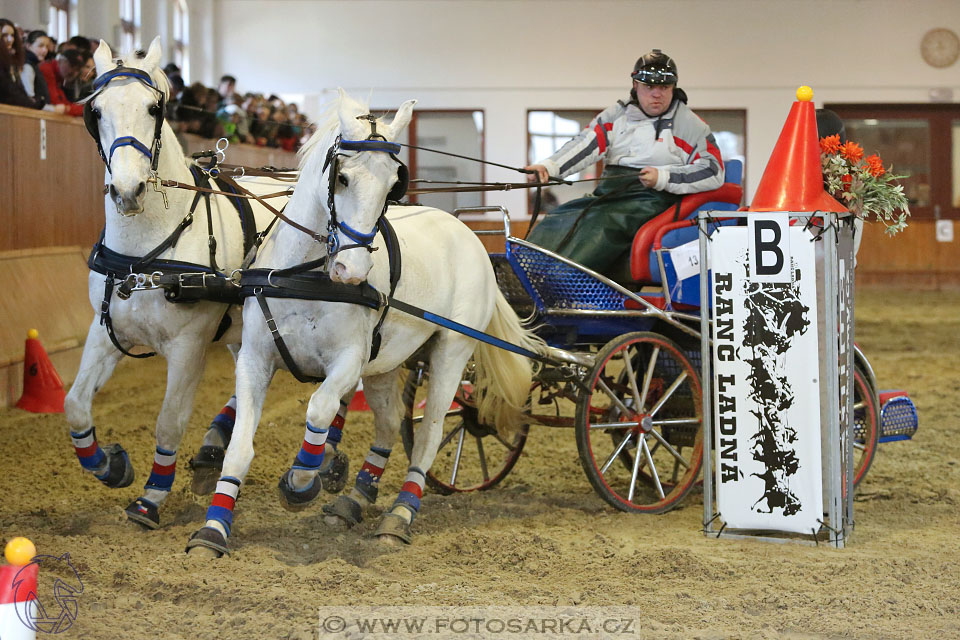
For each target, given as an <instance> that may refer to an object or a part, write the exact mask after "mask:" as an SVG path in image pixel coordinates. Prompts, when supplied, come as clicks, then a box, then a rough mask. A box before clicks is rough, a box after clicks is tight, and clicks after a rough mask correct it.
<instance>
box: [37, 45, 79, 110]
mask: <svg viewBox="0 0 960 640" xmlns="http://www.w3.org/2000/svg"><path fill="white" fill-rule="evenodd" d="M84 54H86V56H89V55H90V54H89V53H88V52H80V51H78V50H76V49H69V48H68V49H65V50H63V51H62V52H60V53H58V54H57V57H56V59H54V60H51V61H49V62H44V63H42V64H40V65H39V70H40V72H41V73H42V74H43V76H44V79H45V80H46V82H47V91H48V92H49V93H50V102H51V104H54V105H57V104H62V105H64V109H65V110H66V113H68V114H70V115H71V116H82V115H83V105H82V104H77V103H75V102H73V101H72V100H70V99H69V98H68V97H67V94H66V93H65V92H64V84H65V83H68V82H73V81H74V80H76V79H77V77H78V76H79V75H80V74H81V73H82V72H83V70H84V68H85V66H86V64H87V58H85V57H84Z"/></svg>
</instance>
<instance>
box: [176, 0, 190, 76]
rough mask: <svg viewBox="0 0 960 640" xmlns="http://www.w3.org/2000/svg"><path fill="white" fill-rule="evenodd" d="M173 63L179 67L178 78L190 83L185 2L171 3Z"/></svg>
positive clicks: (188, 35)
mask: <svg viewBox="0 0 960 640" xmlns="http://www.w3.org/2000/svg"><path fill="white" fill-rule="evenodd" d="M173 63H174V64H175V65H177V66H178V67H180V77H182V78H183V82H184V83H185V84H189V83H190V10H189V7H187V0H176V1H175V2H174V3H173Z"/></svg>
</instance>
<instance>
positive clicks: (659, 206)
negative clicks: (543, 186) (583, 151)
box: [527, 165, 680, 273]
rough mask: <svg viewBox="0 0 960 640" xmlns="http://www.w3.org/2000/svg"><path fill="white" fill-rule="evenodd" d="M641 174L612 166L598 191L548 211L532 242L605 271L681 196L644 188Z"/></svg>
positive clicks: (629, 169)
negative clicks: (640, 233)
mask: <svg viewBox="0 0 960 640" xmlns="http://www.w3.org/2000/svg"><path fill="white" fill-rule="evenodd" d="M637 173H638V170H637V169H635V168H632V167H621V166H616V165H613V166H609V167H607V168H606V169H604V171H603V176H602V177H603V178H604V180H601V181H600V183H599V184H598V185H597V188H596V189H595V190H594V192H593V193H592V194H590V195H587V196H585V197H583V198H577V199H575V200H571V201H569V202H565V203H564V204H562V205H560V206H559V207H557V208H556V209H554V210H553V211H551V212H550V213H548V214H547V215H546V216H545V217H544V218H543V220H541V221H540V223H539V224H538V225H537V226H536V227H534V228H533V230H532V231H531V232H530V235H529V236H527V240H528V241H530V242H532V243H534V244H536V245H539V246H541V247H543V248H544V249H548V250H550V251H553V252H554V253H558V254H560V255H562V256H564V257H565V258H569V259H570V260H573V261H574V262H577V263H579V264H582V265H583V266H585V267H587V268H589V269H593V270H594V271H598V272H600V273H605V272H606V271H607V270H608V268H609V267H611V265H614V263H616V262H618V258H620V257H621V256H623V255H624V254H625V253H626V252H628V251H629V250H630V245H631V244H632V243H633V236H634V235H635V234H636V232H637V229H639V228H640V227H641V226H642V225H643V224H644V223H645V222H647V221H648V220H650V219H651V218H653V217H654V216H656V215H657V214H659V213H661V212H662V211H664V210H665V209H667V208H668V207H670V206H672V205H674V204H675V203H676V202H677V200H679V199H680V196H678V195H675V194H672V193H667V192H666V191H656V190H654V189H648V188H647V187H645V186H643V183H641V182H640V179H639V178H638V177H637ZM618 176H619V177H618Z"/></svg>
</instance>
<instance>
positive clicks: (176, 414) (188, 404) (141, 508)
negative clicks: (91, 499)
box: [126, 336, 206, 529]
mask: <svg viewBox="0 0 960 640" xmlns="http://www.w3.org/2000/svg"><path fill="white" fill-rule="evenodd" d="M205 362H206V350H205V348H204V344H203V343H202V342H201V341H200V340H198V339H197V338H196V337H195V336H189V337H184V338H182V339H181V340H180V341H179V342H178V343H177V344H175V345H173V348H172V349H171V350H170V351H169V353H168V356H167V389H166V392H165V393H164V396H163V405H162V406H161V407H160V415H159V416H157V428H156V432H157V449H156V452H155V454H154V457H153V470H152V471H151V473H150V477H149V478H147V482H146V484H145V485H144V487H143V494H142V495H141V496H140V497H139V498H137V499H136V500H134V501H133V502H132V503H130V506H128V507H127V508H126V514H127V518H128V519H130V520H131V521H133V522H136V523H137V524H140V525H143V526H144V527H146V528H148V529H156V528H157V527H158V526H160V513H159V509H160V506H161V505H162V504H163V503H164V501H165V500H166V499H167V496H169V495H170V489H172V488H173V480H174V477H175V475H176V471H177V449H178V448H179V447H180V441H181V440H182V439H183V432H184V430H186V428H187V424H188V423H189V421H190V414H191V413H192V411H193V398H194V396H195V395H196V392H197V385H198V384H199V383H200V378H201V377H202V375H203V367H204V364H205Z"/></svg>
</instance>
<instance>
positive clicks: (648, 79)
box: [526, 49, 724, 273]
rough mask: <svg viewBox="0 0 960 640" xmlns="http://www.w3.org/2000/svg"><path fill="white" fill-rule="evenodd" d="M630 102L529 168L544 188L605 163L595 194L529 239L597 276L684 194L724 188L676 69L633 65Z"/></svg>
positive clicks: (655, 58)
mask: <svg viewBox="0 0 960 640" xmlns="http://www.w3.org/2000/svg"><path fill="white" fill-rule="evenodd" d="M630 76H631V78H632V79H633V88H632V89H631V91H630V99H629V101H627V102H623V101H619V100H618V101H617V103H616V104H614V105H613V106H611V107H609V108H607V109H605V110H604V111H602V112H601V113H600V114H598V115H597V116H596V117H595V118H594V119H593V120H592V121H591V122H590V125H589V126H588V127H587V128H586V129H584V130H583V131H581V132H580V133H579V134H578V135H577V136H576V137H575V138H573V139H572V140H570V141H569V142H567V143H566V144H565V145H564V146H563V147H561V148H560V150H559V151H557V152H556V153H555V154H553V155H552V156H550V157H549V158H546V159H544V160H541V161H540V163H539V164H533V165H529V166H528V167H526V168H527V169H530V170H533V171H536V175H531V179H534V178H539V180H540V182H546V181H547V179H548V177H550V176H553V177H561V178H562V177H564V176H568V175H570V174H572V173H576V172H577V171H580V170H581V169H583V168H584V167H588V166H590V165H591V164H593V163H596V162H597V161H599V160H600V159H603V160H604V161H605V163H606V164H605V166H604V170H603V175H602V176H601V178H603V179H602V180H601V181H600V182H599V183H598V184H597V188H596V189H595V190H594V191H593V193H592V194H588V195H587V196H585V197H583V198H577V199H575V200H571V201H569V202H567V203H565V204H563V205H561V206H560V207H558V208H557V209H555V210H554V211H552V212H551V213H549V214H548V215H547V216H546V217H545V218H544V219H543V220H542V221H541V222H540V223H539V224H538V225H537V226H536V227H534V228H533V230H532V231H531V232H530V235H529V236H528V237H527V240H529V241H530V242H533V243H535V244H537V245H540V246H541V247H543V248H545V249H549V250H551V251H554V252H556V253H558V254H560V255H562V256H565V257H567V258H569V259H571V260H573V261H575V262H577V263H580V264H582V265H584V266H585V267H588V268H590V269H593V270H595V271H599V272H601V273H607V272H609V271H610V269H611V268H613V267H615V266H616V265H618V264H620V263H621V262H622V256H624V255H625V254H626V253H627V252H628V251H629V250H630V245H631V242H632V241H633V236H634V234H635V233H636V231H637V229H639V228H640V226H641V225H643V224H644V223H645V222H647V221H648V220H650V219H651V218H653V217H654V216H656V215H657V214H659V213H661V212H662V211H664V210H665V209H667V208H668V207H670V206H672V205H674V204H676V203H677V201H678V200H679V199H680V197H681V196H682V195H683V194H688V193H697V192H700V191H710V190H712V189H716V188H718V187H720V186H721V185H722V184H723V179H724V173H723V162H722V160H721V159H720V150H719V149H718V148H717V144H716V141H715V140H714V137H713V134H712V133H711V132H710V127H709V126H707V124H706V123H705V122H704V121H703V120H701V119H700V118H699V117H698V116H697V115H696V114H695V113H694V112H693V111H691V110H690V108H689V107H687V96H686V94H685V93H684V91H683V90H682V89H680V88H678V87H677V65H676V63H675V62H674V61H673V59H672V58H671V57H670V56H668V55H666V54H665V53H663V52H662V51H660V50H659V49H654V50H653V51H651V52H650V53H647V54H646V55H644V56H643V57H641V58H640V59H639V60H637V62H636V64H635V65H634V70H633V73H631V74H630Z"/></svg>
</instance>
